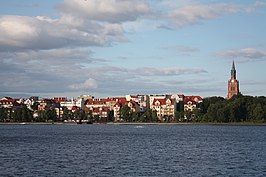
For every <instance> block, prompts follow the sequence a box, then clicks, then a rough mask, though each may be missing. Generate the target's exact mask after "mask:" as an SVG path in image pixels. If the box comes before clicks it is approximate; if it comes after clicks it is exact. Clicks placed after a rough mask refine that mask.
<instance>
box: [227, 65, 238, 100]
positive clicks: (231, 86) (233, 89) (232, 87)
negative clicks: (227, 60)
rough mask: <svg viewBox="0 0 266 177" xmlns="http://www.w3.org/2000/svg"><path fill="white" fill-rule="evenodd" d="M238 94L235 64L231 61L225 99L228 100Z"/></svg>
mask: <svg viewBox="0 0 266 177" xmlns="http://www.w3.org/2000/svg"><path fill="white" fill-rule="evenodd" d="M239 93H240V92H239V82H238V80H236V67H235V62H234V61H233V63H232V68H231V79H230V80H229V81H228V94H227V99H230V98H232V96H234V95H238V94H239Z"/></svg>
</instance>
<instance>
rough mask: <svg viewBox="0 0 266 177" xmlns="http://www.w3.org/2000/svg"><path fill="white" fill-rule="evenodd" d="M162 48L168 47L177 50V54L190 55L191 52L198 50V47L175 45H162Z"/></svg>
mask: <svg viewBox="0 0 266 177" xmlns="http://www.w3.org/2000/svg"><path fill="white" fill-rule="evenodd" d="M162 49H169V50H173V51H175V52H177V54H179V55H191V54H192V53H195V52H198V51H199V49H198V48H194V47H188V46H182V45H176V46H164V47H162Z"/></svg>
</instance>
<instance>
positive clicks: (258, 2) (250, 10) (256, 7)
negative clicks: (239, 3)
mask: <svg viewBox="0 0 266 177" xmlns="http://www.w3.org/2000/svg"><path fill="white" fill-rule="evenodd" d="M263 6H266V2H262V1H256V2H255V3H254V4H253V5H252V6H250V7H248V8H247V9H246V11H247V12H249V13H251V12H254V11H256V10H257V9H258V8H259V7H263Z"/></svg>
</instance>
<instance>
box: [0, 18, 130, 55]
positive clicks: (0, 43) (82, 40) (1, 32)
mask: <svg viewBox="0 0 266 177" xmlns="http://www.w3.org/2000/svg"><path fill="white" fill-rule="evenodd" d="M72 20H74V19H72ZM116 41H117V42H118V41H120V42H122V41H125V38H124V36H123V29H122V26H121V25H119V24H99V23H93V22H86V21H83V20H81V21H80V22H79V24H76V25H74V24H73V23H71V20H70V19H67V17H64V18H63V17H62V18H61V19H51V18H48V17H27V16H0V52H1V51H19V50H49V49H57V48H64V47H73V46H74V47H85V46H86V47H88V46H106V45H110V44H111V43H112V42H116Z"/></svg>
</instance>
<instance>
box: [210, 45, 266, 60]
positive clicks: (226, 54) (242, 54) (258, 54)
mask: <svg viewBox="0 0 266 177" xmlns="http://www.w3.org/2000/svg"><path fill="white" fill-rule="evenodd" d="M214 56H217V57H222V58H236V59H238V58H239V59H241V60H242V61H243V62H249V61H262V60H263V61H265V60H266V50H258V49H255V48H242V49H229V50H225V51H221V52H217V53H215V54H214Z"/></svg>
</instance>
